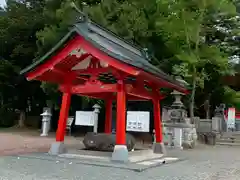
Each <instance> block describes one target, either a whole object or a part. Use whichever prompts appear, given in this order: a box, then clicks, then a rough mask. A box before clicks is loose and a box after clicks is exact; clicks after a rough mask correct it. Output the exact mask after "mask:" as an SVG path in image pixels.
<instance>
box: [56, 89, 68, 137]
mask: <svg viewBox="0 0 240 180" xmlns="http://www.w3.org/2000/svg"><path fill="white" fill-rule="evenodd" d="M70 103H71V93H63V96H62V105H61V110H60V115H59V120H58V129H57V134H56V141H58V142H62V141H64V135H65V130H66V124H67V118H68V112H69V108H70Z"/></svg>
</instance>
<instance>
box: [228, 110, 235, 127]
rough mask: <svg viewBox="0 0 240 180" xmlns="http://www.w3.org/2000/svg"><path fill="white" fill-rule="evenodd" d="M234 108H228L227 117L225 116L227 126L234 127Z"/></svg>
mask: <svg viewBox="0 0 240 180" xmlns="http://www.w3.org/2000/svg"><path fill="white" fill-rule="evenodd" d="M235 113H236V112H235V108H229V109H228V118H227V127H228V128H235V118H236V114H235Z"/></svg>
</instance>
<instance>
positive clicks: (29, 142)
mask: <svg viewBox="0 0 240 180" xmlns="http://www.w3.org/2000/svg"><path fill="white" fill-rule="evenodd" d="M39 135H40V133H39V132H38V131H37V130H35V131H33V130H24V131H23V130H19V131H16V130H14V131H10V130H9V131H2V132H1V131H0V156H2V155H17V154H25V153H32V152H48V150H49V148H50V145H51V143H52V142H54V141H55V134H50V135H49V137H40V136H39ZM79 143H80V139H79V138H78V139H76V138H73V137H69V136H67V137H65V144H66V145H67V146H76V145H79Z"/></svg>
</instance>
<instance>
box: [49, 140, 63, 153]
mask: <svg viewBox="0 0 240 180" xmlns="http://www.w3.org/2000/svg"><path fill="white" fill-rule="evenodd" d="M66 152H67V149H66V147H65V145H64V143H63V142H54V143H52V145H51V148H50V150H49V152H48V153H49V154H50V155H58V154H63V153H66Z"/></svg>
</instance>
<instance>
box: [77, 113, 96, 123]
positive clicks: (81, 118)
mask: <svg viewBox="0 0 240 180" xmlns="http://www.w3.org/2000/svg"><path fill="white" fill-rule="evenodd" d="M75 125H81V126H93V125H94V112H92V111H76V117H75Z"/></svg>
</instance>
